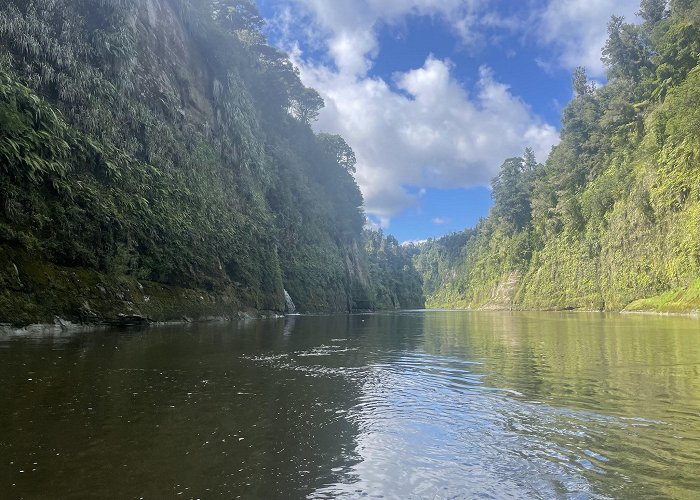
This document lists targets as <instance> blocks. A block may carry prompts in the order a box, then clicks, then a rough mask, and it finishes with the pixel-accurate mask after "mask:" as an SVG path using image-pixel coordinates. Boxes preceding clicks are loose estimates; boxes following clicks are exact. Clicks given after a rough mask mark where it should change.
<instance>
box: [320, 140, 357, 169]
mask: <svg viewBox="0 0 700 500" xmlns="http://www.w3.org/2000/svg"><path fill="white" fill-rule="evenodd" d="M318 140H319V142H320V143H321V146H322V147H323V149H324V150H325V151H326V152H327V153H328V154H329V155H330V156H331V157H332V158H334V159H335V160H336V161H337V162H338V165H340V166H341V167H343V168H344V169H345V171H346V172H348V173H353V174H354V173H355V164H356V163H357V158H356V157H355V152H354V151H353V150H352V148H351V147H350V146H349V145H348V143H347V142H345V139H343V138H342V137H341V136H339V135H334V134H318Z"/></svg>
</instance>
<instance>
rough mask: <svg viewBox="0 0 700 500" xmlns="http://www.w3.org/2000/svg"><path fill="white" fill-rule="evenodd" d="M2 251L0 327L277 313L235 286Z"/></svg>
mask: <svg viewBox="0 0 700 500" xmlns="http://www.w3.org/2000/svg"><path fill="white" fill-rule="evenodd" d="M3 250H5V251H3V252H2V254H1V255H0V331H3V332H5V333H7V332H11V331H14V332H17V331H20V330H23V329H24V330H26V329H27V328H29V329H30V330H31V331H44V332H49V333H50V332H53V331H59V332H60V331H68V330H72V331H75V330H76V329H89V330H92V329H97V328H103V327H115V326H116V327H119V326H138V325H148V324H153V323H164V322H196V321H211V320H238V319H245V318H253V317H261V316H265V315H275V314H278V313H280V312H281V311H270V312H261V311H259V310H257V309H255V308H252V307H250V306H249V305H247V304H249V303H250V302H249V300H247V297H246V291H245V290H243V289H238V288H237V287H236V286H235V285H231V286H229V287H226V288H221V289H218V290H201V289H190V288H183V287H177V286H172V285H168V284H163V283H156V282H151V281H144V280H137V279H135V278H133V277H129V276H125V275H118V274H115V275H107V274H102V273H99V272H96V271H92V270H88V269H83V268H70V267H63V266H58V265H55V264H52V263H49V262H45V261H40V260H35V259H32V258H31V256H30V255H28V254H27V253H25V252H18V251H12V250H8V249H7V248H4V249H3Z"/></svg>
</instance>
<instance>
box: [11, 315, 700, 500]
mask: <svg viewBox="0 0 700 500" xmlns="http://www.w3.org/2000/svg"><path fill="white" fill-rule="evenodd" d="M0 379H1V380H2V382H1V383H0V497H2V498H88V497H89V498H100V497H101V498H237V497H240V498H264V499H273V498H338V497H340V498H362V497H368V498H400V499H411V498H426V499H438V498H582V499H583V498H586V499H587V498H635V499H642V498H659V497H664V498H669V497H670V498H698V497H699V496H700V322H698V321H697V320H692V319H686V318H658V317H645V316H621V315H601V314H578V313H571V314H564V313H562V314H559V313H502V312H498V313H496V312H494V313H490V312H448V311H443V312H440V311H428V312H401V313H392V314H388V313H387V314H368V315H353V316H331V317H295V316H293V317H287V318H284V319H279V320H261V321H250V322H246V323H240V324H227V323H224V324H194V325H188V326H178V327H158V328H151V329H145V330H122V331H109V332H99V333H91V334H79V335H72V336H53V337H40V338H2V339H0Z"/></svg>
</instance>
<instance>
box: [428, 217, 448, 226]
mask: <svg viewBox="0 0 700 500" xmlns="http://www.w3.org/2000/svg"><path fill="white" fill-rule="evenodd" d="M432 223H433V224H435V225H436V226H444V225H445V224H449V223H450V219H448V218H446V217H435V218H434V219H433V220H432Z"/></svg>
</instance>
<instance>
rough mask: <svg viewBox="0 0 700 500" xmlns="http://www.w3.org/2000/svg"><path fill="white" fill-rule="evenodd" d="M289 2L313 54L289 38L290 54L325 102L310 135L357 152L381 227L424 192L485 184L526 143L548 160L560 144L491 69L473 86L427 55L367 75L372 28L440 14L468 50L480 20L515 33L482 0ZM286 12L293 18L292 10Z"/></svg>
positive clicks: (373, 53) (369, 205)
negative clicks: (334, 137) (417, 62)
mask: <svg viewBox="0 0 700 500" xmlns="http://www.w3.org/2000/svg"><path fill="white" fill-rule="evenodd" d="M288 1H289V2H293V5H294V7H295V10H294V12H296V16H297V19H299V18H303V19H305V24H307V25H312V26H313V31H314V33H315V34H314V35H313V36H314V38H313V39H308V40H307V39H305V43H304V46H306V47H308V46H309V43H310V42H309V40H311V45H312V46H311V50H312V51H313V52H314V54H313V57H307V56H306V55H305V54H304V53H302V52H301V50H300V49H299V44H296V45H294V44H293V42H294V41H293V40H291V42H292V45H290V46H291V47H292V50H291V51H290V52H291V53H292V58H293V60H294V62H295V63H296V64H297V65H298V66H299V68H300V71H301V75H302V79H303V81H304V83H305V84H306V85H308V86H311V87H313V88H315V89H317V90H318V91H319V93H320V94H321V95H322V96H323V98H324V100H325V102H326V108H325V109H324V110H323V111H322V113H321V115H320V118H319V121H318V123H317V124H316V128H317V129H318V130H319V131H328V132H332V133H339V134H341V135H342V136H343V137H345V139H346V140H347V142H348V144H350V146H352V148H353V149H354V150H355V153H356V156H357V174H356V179H357V182H358V184H359V185H360V188H361V190H362V192H363V195H364V197H365V209H366V210H367V212H368V213H369V214H371V215H373V216H375V217H376V218H377V219H378V220H379V221H380V224H381V226H382V227H387V226H388V225H389V223H390V219H391V217H393V216H396V215H397V214H399V213H401V212H402V211H404V210H405V209H407V208H409V207H412V206H415V205H417V204H418V203H419V202H420V189H425V188H460V187H473V186H479V185H488V184H489V182H490V180H491V178H493V176H494V175H495V174H496V173H497V169H498V166H499V165H500V163H501V162H502V160H503V159H504V158H506V157H508V156H514V155H519V154H522V152H523V151H524V149H525V147H528V146H529V147H533V148H534V149H535V151H536V153H537V155H538V158H540V159H544V158H545V157H546V155H547V154H548V152H549V150H550V149H551V147H552V145H554V144H555V143H556V142H557V141H558V133H557V130H556V129H555V128H554V127H552V126H551V125H549V124H547V123H544V122H543V121H542V120H541V119H540V118H538V117H537V116H536V115H535V114H534V113H533V111H532V110H531V109H530V107H529V106H528V105H527V104H526V103H525V102H523V101H522V100H521V99H520V98H518V97H517V96H515V95H514V94H513V93H512V92H511V90H510V88H509V86H508V85H507V84H505V83H503V82H500V81H499V80H498V78H497V75H495V74H494V73H493V71H492V70H491V69H489V68H488V67H487V66H483V67H481V68H479V77H478V81H477V83H476V85H475V86H474V87H473V88H472V89H467V88H465V87H463V86H462V84H461V83H460V82H459V81H457V79H456V78H455V77H454V67H453V63H452V62H451V61H449V60H447V59H439V58H436V57H433V56H430V57H428V58H427V59H426V60H425V61H424V64H423V65H422V66H421V67H418V68H412V69H408V70H407V71H404V72H400V73H397V74H395V75H393V78H391V79H382V78H378V77H375V76H370V69H371V67H372V64H373V61H374V60H375V58H376V57H377V54H378V51H379V49H380V47H379V45H378V41H377V32H378V29H379V28H380V27H381V26H382V25H387V24H396V23H400V22H401V21H402V20H405V18H406V17H407V16H409V15H429V16H440V17H441V18H443V19H444V20H446V22H447V23H448V24H449V25H451V26H453V28H454V32H455V35H457V36H459V37H461V38H462V40H463V41H465V43H466V41H468V40H469V38H470V37H471V36H477V35H476V31H475V26H476V25H477V24H478V22H479V19H484V23H486V24H488V25H489V26H498V27H501V28H502V29H509V30H512V29H515V27H514V24H513V23H514V21H513V20H512V19H506V18H503V17H498V16H496V15H495V14H493V13H491V14H489V13H488V12H487V11H485V10H484V9H485V5H487V2H484V1H482V0H401V1H399V0H395V1H387V0H334V1H333V2H329V1H328V0H288ZM283 12H285V15H287V16H289V13H290V12H291V10H289V9H287V10H284V11H283ZM487 14H488V15H487ZM278 22H279V20H278ZM290 22H293V20H292V19H286V20H283V23H282V24H284V26H288V23H290ZM297 22H298V21H297ZM280 30H281V31H283V32H285V31H286V32H287V33H289V31H290V30H288V29H285V28H284V27H283V28H280ZM319 53H320V54H321V56H319ZM416 188H418V192H416Z"/></svg>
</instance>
